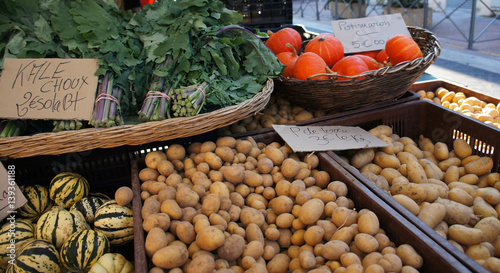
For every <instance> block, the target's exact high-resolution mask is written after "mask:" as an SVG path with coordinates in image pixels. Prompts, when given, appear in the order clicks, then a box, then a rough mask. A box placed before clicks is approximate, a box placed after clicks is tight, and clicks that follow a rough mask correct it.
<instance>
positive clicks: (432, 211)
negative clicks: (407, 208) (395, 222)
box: [418, 203, 446, 228]
mask: <svg viewBox="0 0 500 273" xmlns="http://www.w3.org/2000/svg"><path fill="white" fill-rule="evenodd" d="M445 215H446V208H445V206H444V205H442V204H439V203H431V204H429V205H427V206H425V207H423V208H422V209H421V210H420V213H419V214H418V218H419V219H420V220H422V222H424V223H425V224H426V225H428V226H429V227H431V228H435V227H436V226H437V225H438V224H439V223H440V222H441V221H443V219H444V217H445Z"/></svg>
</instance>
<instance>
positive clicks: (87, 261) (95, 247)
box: [60, 229, 110, 272]
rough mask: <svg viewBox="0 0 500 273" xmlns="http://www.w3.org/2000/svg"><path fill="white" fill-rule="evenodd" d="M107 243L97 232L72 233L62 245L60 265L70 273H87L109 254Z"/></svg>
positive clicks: (89, 230)
mask: <svg viewBox="0 0 500 273" xmlns="http://www.w3.org/2000/svg"><path fill="white" fill-rule="evenodd" d="M109 248H110V245H109V241H108V238H106V236H104V235H103V234H102V233H99V232H97V231H94V230H91V229H87V230H80V231H77V232H75V233H73V234H72V235H71V236H70V237H69V238H68V240H66V242H65V243H64V244H63V245H62V247H61V251H60V255H61V264H62V265H63V266H64V267H66V268H67V269H68V270H69V271H71V272H87V271H89V270H90V268H91V267H92V266H93V265H94V264H95V263H96V262H97V260H98V259H99V258H100V257H101V256H102V255H104V254H106V253H108V252H109Z"/></svg>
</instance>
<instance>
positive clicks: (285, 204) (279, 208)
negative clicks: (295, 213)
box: [269, 195, 293, 215]
mask: <svg viewBox="0 0 500 273" xmlns="http://www.w3.org/2000/svg"><path fill="white" fill-rule="evenodd" d="M269 207H270V208H271V209H272V210H273V211H274V212H275V213H276V214H277V215H280V214H282V213H287V212H291V211H292V207H293V200H292V199H291V198H290V197H288V196H286V195H282V196H278V197H276V198H273V199H272V200H271V201H270V203H269Z"/></svg>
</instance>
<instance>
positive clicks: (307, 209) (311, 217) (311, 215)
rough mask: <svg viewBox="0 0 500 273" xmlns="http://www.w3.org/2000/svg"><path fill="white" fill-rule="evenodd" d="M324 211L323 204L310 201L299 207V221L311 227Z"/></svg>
mask: <svg viewBox="0 0 500 273" xmlns="http://www.w3.org/2000/svg"><path fill="white" fill-rule="evenodd" d="M324 209H325V204H324V203H323V201H321V200H320V199H311V200H309V201H307V202H305V203H304V205H302V206H301V207H300V211H299V220H300V221H301V222H302V223H304V224H306V225H312V224H314V223H316V221H318V220H319V218H320V217H321V216H322V215H323V212H324Z"/></svg>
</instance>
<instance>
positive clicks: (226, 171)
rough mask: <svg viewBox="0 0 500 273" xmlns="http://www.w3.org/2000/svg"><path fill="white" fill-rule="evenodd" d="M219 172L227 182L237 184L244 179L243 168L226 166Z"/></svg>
mask: <svg viewBox="0 0 500 273" xmlns="http://www.w3.org/2000/svg"><path fill="white" fill-rule="evenodd" d="M220 172H221V173H222V175H223V176H224V179H226V180H227V181H229V182H231V183H233V184H238V183H241V182H243V179H245V168H243V167H241V166H237V165H233V166H226V167H223V168H221V169H220Z"/></svg>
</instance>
